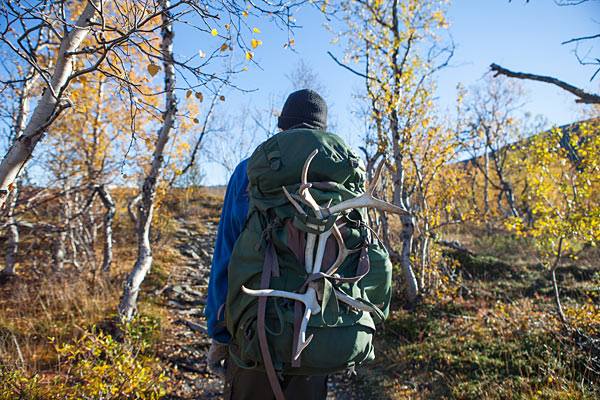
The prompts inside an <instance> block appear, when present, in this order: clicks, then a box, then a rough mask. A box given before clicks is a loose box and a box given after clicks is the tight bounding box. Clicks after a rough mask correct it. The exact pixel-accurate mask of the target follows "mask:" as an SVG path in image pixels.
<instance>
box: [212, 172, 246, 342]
mask: <svg viewBox="0 0 600 400" xmlns="http://www.w3.org/2000/svg"><path fill="white" fill-rule="evenodd" d="M247 163H248V160H244V161H242V162H241V163H240V164H239V165H238V166H237V167H236V169H235V171H234V172H233V175H232V176H231V179H230V180H229V184H228V185H227V191H226V192H225V200H224V202H223V208H222V210H221V220H220V221H219V228H218V231H217V240H216V243H215V250H214V253H213V260H212V266H211V270H210V278H209V282H208V295H207V302H206V308H205V310H204V312H205V314H206V320H207V328H208V335H209V336H210V337H211V338H213V339H215V340H217V341H218V342H221V343H228V342H229V339H230V338H231V336H230V334H229V332H227V328H226V327H225V326H220V327H218V325H219V323H221V322H223V320H224V316H225V310H224V307H225V299H226V298H227V286H228V285H227V266H228V264H229V260H230V259H231V252H232V251H233V246H234V245H235V242H236V240H237V238H238V237H239V235H240V232H241V231H242V228H243V226H244V222H245V221H246V216H247V214H248V176H247V174H246V166H247Z"/></svg>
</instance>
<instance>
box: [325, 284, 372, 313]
mask: <svg viewBox="0 0 600 400" xmlns="http://www.w3.org/2000/svg"><path fill="white" fill-rule="evenodd" d="M333 291H334V293H335V297H337V298H338V300H340V301H341V302H344V303H346V304H348V305H349V306H351V307H354V308H356V309H357V310H361V311H367V312H375V313H376V312H377V310H375V309H374V308H373V307H371V306H369V305H367V304H365V303H363V302H360V301H358V300H356V299H355V298H354V297H350V296H348V295H347V294H346V293H344V292H342V291H341V290H338V289H336V288H333Z"/></svg>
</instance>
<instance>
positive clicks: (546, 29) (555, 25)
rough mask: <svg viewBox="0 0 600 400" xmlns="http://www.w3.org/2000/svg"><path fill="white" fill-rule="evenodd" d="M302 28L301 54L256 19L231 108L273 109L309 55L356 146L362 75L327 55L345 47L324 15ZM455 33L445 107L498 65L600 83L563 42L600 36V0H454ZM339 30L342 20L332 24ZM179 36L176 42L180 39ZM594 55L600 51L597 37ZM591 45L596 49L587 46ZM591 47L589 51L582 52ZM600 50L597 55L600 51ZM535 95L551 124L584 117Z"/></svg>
mask: <svg viewBox="0 0 600 400" xmlns="http://www.w3.org/2000/svg"><path fill="white" fill-rule="evenodd" d="M295 18H296V20H297V24H298V25H299V26H300V28H298V29H297V30H296V31H295V33H294V39H295V46H294V48H295V51H290V50H289V49H283V45H284V44H285V43H286V41H287V33H286V32H283V31H281V30H279V29H278V28H276V27H275V26H273V24H271V23H269V22H268V21H266V20H263V19H256V20H252V19H251V18H249V23H250V24H251V25H252V24H254V25H255V26H256V27H257V28H258V29H259V30H260V31H261V33H260V34H257V35H256V38H257V39H260V40H261V41H262V42H263V45H261V46H259V47H258V48H257V49H256V51H255V58H254V60H255V61H256V62H257V64H258V65H248V71H246V72H245V73H243V74H241V75H239V76H238V77H237V79H238V82H237V84H238V85H240V86H242V87H244V88H246V89H256V91H254V92H252V93H246V94H244V93H241V92H236V91H235V90H229V93H227V99H228V100H227V102H226V103H227V105H226V108H227V110H235V109H242V108H244V107H247V108H249V109H251V110H260V109H265V108H267V107H268V104H269V101H270V100H271V99H272V98H275V99H279V98H285V95H286V94H287V93H288V92H289V90H290V83H289V80H288V79H287V78H286V75H287V74H289V73H290V72H291V71H292V70H293V69H294V68H295V67H296V66H297V65H298V63H299V62H300V60H303V61H304V62H305V63H306V64H308V65H309V66H310V67H311V68H312V69H313V70H314V71H315V72H317V73H318V75H319V80H320V82H321V83H322V85H323V86H325V88H326V90H325V94H326V96H325V97H326V100H327V101H328V103H329V104H330V116H331V119H333V120H335V121H337V132H336V133H338V134H340V135H341V136H342V137H344V138H345V139H346V140H348V141H349V142H350V143H351V144H353V145H354V146H355V147H356V146H358V143H359V138H360V134H361V133H360V132H359V131H358V127H357V124H356V123H353V122H352V117H351V114H350V110H351V109H352V107H353V105H352V103H353V98H352V95H353V93H354V92H356V89H357V88H359V87H361V85H362V83H361V81H360V79H358V78H357V77H356V76H354V75H353V74H352V73H350V72H348V71H346V70H344V69H342V68H341V67H339V66H338V65H336V64H335V62H333V60H331V58H330V57H329V56H328V55H327V51H328V50H330V51H332V52H333V53H334V54H337V55H342V54H343V49H342V48H340V47H338V46H336V45H332V44H331V40H332V39H333V37H334V36H333V35H332V34H331V33H330V32H328V31H327V30H326V29H325V28H324V27H323V24H324V23H325V22H326V21H325V18H324V17H323V16H322V15H320V14H319V13H318V12H317V11H316V10H314V9H311V8H310V7H307V8H305V9H303V10H301V11H300V12H299V13H298V14H296V15H295ZM448 19H449V21H450V23H451V26H450V29H449V32H450V34H451V35H452V38H453V41H454V43H455V45H456V50H455V54H454V57H453V59H452V61H451V65H450V66H449V67H448V68H447V69H445V70H444V71H442V72H441V73H440V74H439V75H438V78H437V82H438V90H437V96H438V97H439V102H440V104H441V105H442V107H447V108H450V109H451V108H453V107H454V101H455V98H456V86H457V84H458V83H462V84H463V85H465V86H467V87H468V86H470V85H473V84H477V83H478V81H480V80H481V79H482V76H483V75H484V74H485V73H486V72H487V71H488V69H489V65H490V64H491V63H492V62H495V63H497V64H500V65H502V66H503V67H505V68H508V69H512V70H515V71H522V72H531V73H537V74H542V75H550V76H554V77H556V78H559V79H562V80H565V81H567V82H569V83H571V84H573V85H576V86H579V87H582V88H585V89H587V90H589V91H592V92H597V91H598V82H600V78H596V79H595V80H594V82H590V77H591V76H592V74H593V73H594V71H595V69H594V68H593V67H590V66H588V67H585V66H582V65H580V64H579V62H578V61H577V59H576V57H575V55H574V53H573V52H574V49H575V46H573V45H561V43H562V42H563V41H565V40H568V39H571V38H573V37H578V36H587V35H592V34H596V33H597V32H598V31H599V28H600V1H598V0H590V1H589V2H587V3H584V4H581V5H578V6H568V7H564V6H563V7H561V6H557V5H556V4H555V3H554V2H553V1H551V0H531V1H530V2H529V3H526V2H525V1H524V0H513V1H512V2H511V3H509V2H508V0H455V1H454V2H453V4H451V5H450V7H449V8H448ZM333 27H334V29H335V24H334V25H333ZM176 41H177V39H176ZM595 44H596V48H595V49H592V54H594V55H597V54H598V53H597V46H598V45H600V43H598V41H597V42H596V43H595ZM195 45H196V44H195V43H186V45H185V46H184V49H185V51H186V52H187V51H192V50H193V51H194V52H195V51H197V50H196V49H195V48H194V46H195ZM588 47H589V46H588ZM580 50H585V49H583V48H582V49H580ZM594 50H596V51H595V53H594ZM522 84H523V85H524V87H525V88H526V90H527V91H528V92H529V96H528V98H527V104H526V105H525V107H526V110H527V111H529V112H531V113H532V114H533V115H536V114H542V115H544V116H545V117H546V118H547V119H548V120H549V122H550V123H553V124H559V125H560V124H565V123H569V122H572V121H575V120H577V118H578V115H577V107H576V106H575V103H574V97H573V96H571V95H569V94H567V93H566V92H564V91H562V90H560V89H559V88H555V87H553V86H551V85H548V84H544V83H538V82H526V81H522ZM203 165H204V166H205V170H206V172H207V173H208V174H207V179H206V182H205V183H206V184H208V185H214V184H223V183H225V174H224V171H223V170H222V168H219V167H218V166H216V165H214V164H210V163H204V164H203Z"/></svg>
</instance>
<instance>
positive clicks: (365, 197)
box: [322, 161, 410, 216]
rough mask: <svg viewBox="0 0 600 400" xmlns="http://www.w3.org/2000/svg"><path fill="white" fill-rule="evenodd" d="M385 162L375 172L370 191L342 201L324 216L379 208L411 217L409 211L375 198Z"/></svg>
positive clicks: (324, 211) (325, 212) (324, 213)
mask: <svg viewBox="0 0 600 400" xmlns="http://www.w3.org/2000/svg"><path fill="white" fill-rule="evenodd" d="M383 163H384V161H381V162H380V163H379V165H378V166H377V170H376V172H375V177H374V178H373V180H372V181H371V184H369V189H368V190H367V191H366V192H365V193H363V194H362V195H360V196H359V197H354V198H352V199H348V200H346V201H342V202H341V203H339V204H336V205H334V206H333V207H329V208H327V209H324V210H323V211H322V214H323V215H325V216H328V215H330V214H335V213H338V212H340V211H344V210H349V209H351V208H361V207H370V208H377V209H378V210H382V211H387V212H390V213H394V214H400V215H410V213H409V212H408V211H406V210H405V209H404V208H402V207H398V206H395V205H393V204H391V203H388V202H386V201H383V200H379V199H376V198H375V197H373V191H374V190H375V186H376V185H377V182H378V181H379V175H380V174H381V169H382V168H383Z"/></svg>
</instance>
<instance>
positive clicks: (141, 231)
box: [119, 0, 177, 320]
mask: <svg viewBox="0 0 600 400" xmlns="http://www.w3.org/2000/svg"><path fill="white" fill-rule="evenodd" d="M168 7H169V0H165V1H163V2H162V8H163V14H162V22H163V27H162V30H161V34H162V43H161V52H162V57H163V67H164V72H165V93H166V109H165V112H164V114H163V115H164V119H163V120H164V123H163V126H162V128H161V130H160V132H159V136H158V140H157V142H156V149H155V151H154V155H153V160H152V167H151V168H150V172H149V173H148V176H147V177H146V179H145V180H144V185H143V187H142V199H141V202H140V205H139V206H138V211H139V213H138V215H137V224H136V235H137V242H138V258H137V261H136V262H135V265H134V266H133V270H132V271H131V273H130V274H129V276H128V277H127V280H126V281H125V287H124V290H123V298H122V300H121V303H120V304H119V316H120V317H121V319H122V320H130V319H131V318H132V317H133V315H134V313H135V312H136V304H137V298H138V293H139V290H140V285H141V284H142V281H143V280H144V278H145V277H146V274H147V273H148V271H149V270H150V266H151V265H152V249H151V247H150V226H151V222H152V214H153V211H154V200H155V198H156V185H157V182H158V179H159V178H160V175H161V172H162V168H163V151H164V148H165V145H166V144H167V142H168V140H169V137H170V135H171V132H172V130H173V128H174V124H175V115H176V113H177V98H176V96H175V67H174V65H173V24H172V19H171V13H170V12H169V11H168Z"/></svg>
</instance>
